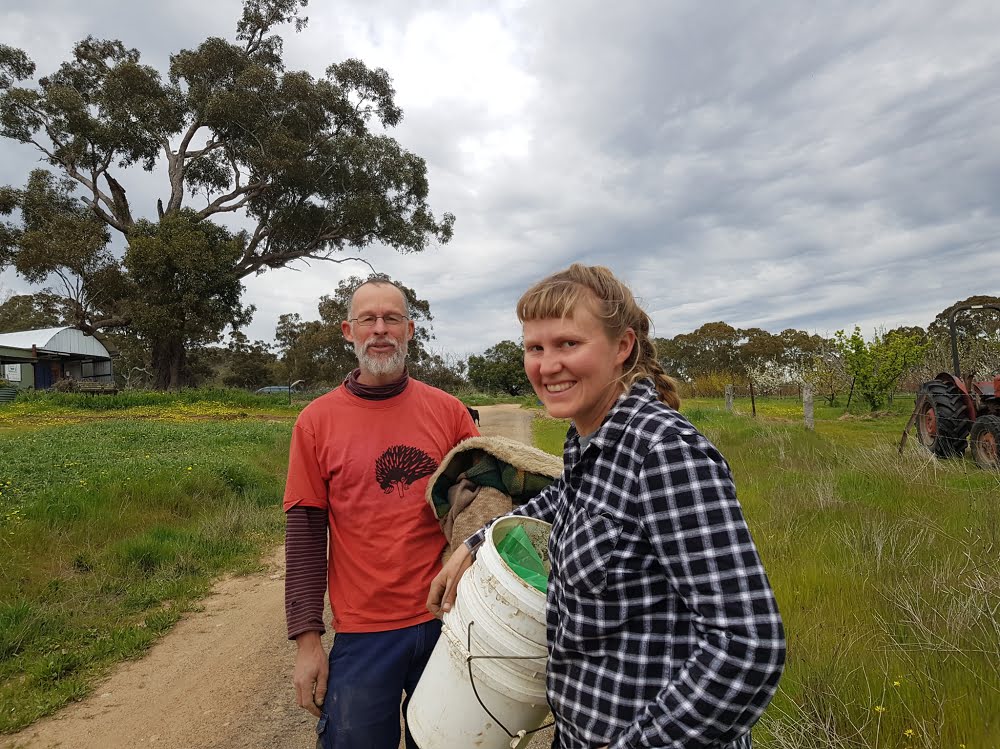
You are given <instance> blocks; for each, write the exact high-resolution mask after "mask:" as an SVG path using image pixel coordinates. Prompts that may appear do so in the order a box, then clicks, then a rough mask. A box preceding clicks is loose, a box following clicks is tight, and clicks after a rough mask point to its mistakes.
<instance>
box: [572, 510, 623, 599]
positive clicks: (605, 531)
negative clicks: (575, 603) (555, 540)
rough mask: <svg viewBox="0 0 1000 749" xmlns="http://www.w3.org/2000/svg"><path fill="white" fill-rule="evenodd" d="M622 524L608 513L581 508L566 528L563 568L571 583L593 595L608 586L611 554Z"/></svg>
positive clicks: (574, 586) (616, 543)
mask: <svg viewBox="0 0 1000 749" xmlns="http://www.w3.org/2000/svg"><path fill="white" fill-rule="evenodd" d="M621 531H622V527H621V525H620V524H619V523H617V522H616V521H615V520H614V519H613V518H611V517H610V516H608V515H591V514H590V513H588V512H578V513H577V514H576V516H575V517H574V518H573V519H572V521H571V522H570V524H569V526H568V527H567V530H566V544H565V547H564V555H563V569H564V570H565V573H564V576H565V580H566V583H567V585H569V586H571V587H573V588H576V589H578V590H580V591H585V592H587V593H590V594H592V595H599V594H600V593H602V592H603V591H604V589H605V588H606V587H607V582H608V557H610V556H611V553H612V552H613V551H614V550H615V547H616V546H617V545H618V537H619V536H620V535H621Z"/></svg>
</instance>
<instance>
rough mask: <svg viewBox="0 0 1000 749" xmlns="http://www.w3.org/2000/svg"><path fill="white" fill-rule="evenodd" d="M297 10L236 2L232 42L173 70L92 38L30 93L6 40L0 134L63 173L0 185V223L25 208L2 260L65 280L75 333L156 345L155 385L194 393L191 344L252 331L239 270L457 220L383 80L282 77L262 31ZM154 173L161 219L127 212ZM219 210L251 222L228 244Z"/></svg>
mask: <svg viewBox="0 0 1000 749" xmlns="http://www.w3.org/2000/svg"><path fill="white" fill-rule="evenodd" d="M304 5H305V3H304V0H245V2H244V4H243V13H242V16H241V18H240V19H239V21H238V23H237V29H236V31H237V33H236V43H232V42H229V41H226V40H225V39H220V38H209V39H206V40H204V41H203V42H202V43H201V44H199V45H198V46H197V47H195V48H194V49H185V50H181V51H179V52H177V53H176V54H174V55H172V56H171V57H170V66H169V70H168V71H167V74H166V77H164V76H163V74H162V73H161V72H160V71H158V70H156V69H154V68H152V67H150V66H147V65H143V64H141V62H140V53H139V51H138V50H135V49H128V48H126V47H125V46H124V45H123V44H122V43H121V42H120V41H115V40H110V41H109V40H99V39H94V38H92V37H88V38H87V39H85V40H83V41H81V42H79V43H78V44H77V45H76V46H75V47H74V49H73V52H72V55H71V58H70V59H69V60H67V61H65V62H64V63H63V64H62V65H61V66H60V67H59V69H58V70H57V71H55V72H54V73H52V74H50V75H47V76H42V77H41V78H39V79H38V83H37V85H34V86H26V87H22V86H18V85H15V84H16V82H17V81H21V80H25V79H26V78H29V77H30V76H31V75H32V74H33V73H34V64H33V63H32V62H31V60H30V59H29V58H28V57H27V55H26V54H25V53H24V52H23V51H21V50H17V49H13V48H11V47H6V46H3V47H0V136H2V137H6V138H10V139H12V140H15V141H18V142H20V143H24V144H27V145H31V146H33V147H35V148H36V149H38V150H39V151H40V152H41V154H42V156H43V157H44V158H45V160H46V161H47V162H48V164H49V166H51V167H52V168H54V169H55V170H56V171H57V172H58V173H59V174H61V175H62V176H63V177H64V178H65V181H60V180H57V179H56V178H55V177H53V176H52V175H51V174H48V173H47V172H44V171H36V172H35V173H33V174H32V176H31V177H30V178H29V183H28V186H27V187H26V188H25V189H23V190H14V189H12V188H0V215H11V214H12V213H13V212H14V211H15V210H16V209H18V208H20V209H21V215H22V219H23V221H22V223H21V224H17V225H15V224H13V223H11V222H0V268H2V267H4V266H6V265H9V264H13V265H14V267H15V268H17V270H18V272H19V273H21V274H22V275H23V276H24V277H25V278H27V279H29V280H31V281H32V282H36V283H44V282H47V281H48V280H49V279H52V278H55V279H57V280H59V281H60V282H61V284H60V288H61V289H63V288H65V289H66V290H68V291H70V292H71V293H70V294H69V296H70V297H71V301H72V303H73V320H74V322H75V323H76V324H78V325H79V326H80V327H83V328H84V329H85V330H88V329H109V328H114V327H125V326H127V327H129V328H131V329H132V331H133V333H134V334H135V335H136V336H137V337H138V338H140V339H141V340H143V341H144V342H145V343H147V344H148V345H149V346H151V347H152V349H153V350H152V362H151V364H152V366H153V367H154V368H155V370H156V378H155V384H156V385H157V386H158V387H178V386H183V385H185V384H188V383H189V382H190V372H189V368H188V367H187V364H186V361H185V359H186V352H187V350H188V349H189V348H190V347H192V346H197V345H199V343H201V342H205V341H212V342H214V341H216V340H218V335H219V333H220V332H221V331H222V330H223V328H224V327H225V326H226V325H227V324H233V325H236V326H238V325H240V324H242V323H243V322H245V320H246V319H247V315H248V314H249V310H246V309H244V308H242V307H241V305H240V303H239V300H240V295H241V294H242V290H243V289H242V282H241V279H243V278H245V277H246V276H248V275H251V274H258V273H263V272H266V271H267V270H268V269H270V268H280V267H284V266H286V265H288V264H289V263H292V262H294V261H296V260H301V259H307V258H312V259H323V260H334V261H335V262H343V261H345V260H348V259H351V258H347V257H338V255H340V254H341V253H342V252H343V251H345V250H348V249H356V250H361V249H363V248H365V247H367V246H368V245H370V244H371V243H373V242H378V243H381V244H384V245H387V246H389V247H392V248H394V249H396V250H398V251H400V252H419V251H421V250H423V249H425V248H426V247H427V246H428V245H429V244H432V243H434V242H447V241H448V240H449V239H450V238H451V236H452V226H453V223H454V217H453V216H452V215H450V214H445V215H444V216H443V217H442V218H441V219H440V220H438V219H436V218H435V217H434V215H433V213H432V212H431V210H430V208H429V206H428V204H427V198H428V194H429V185H428V181H427V170H426V164H425V163H424V161H423V159H421V158H420V157H418V156H415V155H414V154H411V153H409V152H408V151H406V150H405V149H404V148H402V146H400V144H399V143H398V142H396V141H395V140H394V139H393V138H392V137H390V136H389V135H388V134H387V131H388V130H389V129H391V128H392V127H394V126H396V125H397V124H398V123H399V121H400V119H401V117H402V112H401V110H400V109H399V108H398V107H397V106H396V104H395V102H394V96H395V92H394V90H393V88H392V82H391V79H390V78H389V75H388V73H386V71H384V70H381V69H369V68H368V67H366V66H365V65H364V64H363V63H362V62H360V61H358V60H346V61H344V62H341V63H337V64H333V65H330V66H329V67H328V68H327V70H326V73H325V75H324V76H323V77H322V78H320V79H315V78H313V77H312V76H311V75H309V74H308V73H305V72H302V71H286V70H285V67H284V62H283V60H282V40H281V38H280V37H279V36H276V35H274V34H273V33H272V31H273V29H274V27H275V26H276V25H277V24H281V23H287V22H294V24H295V28H296V30H297V31H300V30H302V28H303V27H304V26H305V19H304V18H301V17H299V15H298V12H299V10H300V8H301V7H303V6H304ZM158 165H159V166H161V167H162V170H161V172H160V173H162V174H163V175H164V176H165V178H166V179H165V184H164V187H165V190H164V193H163V197H161V198H160V199H159V200H158V201H157V203H156V206H155V208H156V214H155V215H156V216H157V221H158V224H155V223H151V222H147V221H139V220H136V219H134V218H133V206H132V205H131V203H130V200H129V196H128V191H127V189H126V187H125V185H123V184H122V181H120V180H125V178H126V177H127V174H128V170H129V169H130V168H134V167H141V168H142V169H144V170H146V171H153V170H154V169H156V168H157V166H158ZM69 182H72V183H75V184H77V185H80V186H82V187H83V191H82V193H81V196H80V197H78V198H77V197H75V196H73V195H72V194H71V192H70V190H69V187H68V186H67V184H68V183H69ZM194 198H197V205H198V206H199V208H198V209H194V208H191V205H192V204H193V203H194ZM153 208H154V206H147V207H146V208H145V209H144V210H143V211H142V213H143V214H144V215H152V214H153V210H152V209H153ZM226 213H240V214H242V215H243V216H244V218H245V220H244V221H243V222H242V223H243V224H244V225H246V226H248V227H249V228H248V229H246V230H245V231H241V232H239V233H238V234H236V235H233V236H230V235H229V234H228V232H226V231H225V230H223V229H222V228H221V226H220V225H217V224H215V223H213V222H215V221H217V220H218V216H219V215H220V214H226ZM110 231H114V232H115V233H116V234H117V235H118V236H120V237H121V238H122V239H124V241H125V243H126V244H127V247H128V248H127V250H126V252H125V255H124V258H123V259H122V258H119V257H118V256H117V255H112V254H111V253H110V252H109V251H108V250H107V246H108V240H109V233H110ZM354 259H356V258H354ZM151 299H155V301H156V305H155V308H154V304H153V303H152V302H151Z"/></svg>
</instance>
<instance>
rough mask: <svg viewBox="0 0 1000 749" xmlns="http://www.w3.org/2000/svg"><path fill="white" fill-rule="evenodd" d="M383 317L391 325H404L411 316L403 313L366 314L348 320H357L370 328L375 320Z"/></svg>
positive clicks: (359, 323) (383, 320)
mask: <svg viewBox="0 0 1000 749" xmlns="http://www.w3.org/2000/svg"><path fill="white" fill-rule="evenodd" d="M379 318H381V319H382V322H384V323H385V324H386V325H388V326H389V327H395V326H396V325H402V324H403V323H404V322H406V321H407V320H408V319H409V318H406V317H403V315H364V316H363V317H352V318H350V319H349V320H348V321H347V322H356V323H357V324H358V325H361V326H363V327H366V328H370V327H371V326H372V325H374V324H375V322H376V321H377V320H378V319H379Z"/></svg>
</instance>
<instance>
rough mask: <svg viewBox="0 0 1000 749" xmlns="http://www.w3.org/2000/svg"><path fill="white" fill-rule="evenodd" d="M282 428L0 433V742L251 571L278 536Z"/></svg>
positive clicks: (155, 425) (74, 428) (129, 423)
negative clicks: (221, 581)
mask: <svg viewBox="0 0 1000 749" xmlns="http://www.w3.org/2000/svg"><path fill="white" fill-rule="evenodd" d="M150 395H151V396H154V397H155V396H160V397H166V394H163V393H158V394H150ZM242 396H243V397H249V396H247V394H246V393H242ZM63 397H67V396H63ZM78 397H79V396H78ZM91 400H92V401H93V402H95V403H96V402H100V401H102V399H101V398H92V399H91ZM31 423H34V424H37V423H38V420H37V419H36V420H33V421H32V422H31ZM290 429H291V421H285V422H274V421H257V420H242V421H227V422H221V421H196V422H188V423H172V422H155V421H136V420H130V419H114V420H106V421H95V420H91V421H89V422H86V423H80V424H69V425H62V426H58V427H55V428H41V429H22V430H18V431H11V430H9V429H7V430H0V454H3V456H4V461H3V465H2V466H0V536H2V538H3V548H4V552H3V553H4V563H3V565H2V566H0V703H2V704H3V705H4V710H3V711H2V712H0V732H2V733H6V732H9V731H13V730H16V729H17V728H20V727H22V726H24V725H26V724H28V723H30V722H31V721H33V720H35V719H36V718H38V717H40V716H41V715H44V714H47V713H51V712H53V711H54V710H55V709H57V708H58V707H60V706H61V705H63V704H65V703H66V702H68V701H70V700H73V699H79V698H81V697H83V696H84V695H85V694H86V692H87V691H88V690H89V689H90V685H92V684H93V683H94V682H95V680H96V679H97V678H98V677H100V676H101V675H103V674H104V673H106V672H107V670H108V668H109V667H110V666H111V665H113V664H114V663H116V662H118V661H120V660H123V659H127V658H133V657H135V656H137V655H139V654H140V653H141V652H142V651H143V650H144V649H146V648H147V647H148V646H149V645H150V644H151V643H152V642H153V641H154V640H155V639H156V637H157V636H158V635H160V634H162V633H163V632H165V631H166V630H167V629H169V627H170V626H171V625H172V624H173V623H174V621H176V620H177V618H178V617H179V616H180V615H181V614H182V613H183V612H184V611H185V610H187V609H189V608H190V607H191V605H192V604H193V602H194V601H195V600H196V599H197V598H198V597H199V596H201V595H203V594H204V593H205V592H206V591H207V590H208V588H209V586H210V584H211V581H212V580H213V579H214V578H215V577H216V576H218V575H219V574H221V573H223V572H226V571H233V572H246V571H249V570H251V569H254V568H255V567H256V566H257V560H258V559H259V557H260V555H261V554H262V553H263V552H264V551H265V550H267V549H270V548H273V546H274V545H275V544H276V543H277V542H278V541H279V540H280V537H281V530H282V528H283V522H282V513H281V491H282V484H283V477H284V470H285V462H286V459H287V450H288V435H289V432H290ZM42 550H44V551H42Z"/></svg>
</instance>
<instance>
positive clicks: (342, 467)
mask: <svg viewBox="0 0 1000 749" xmlns="http://www.w3.org/2000/svg"><path fill="white" fill-rule="evenodd" d="M477 435H478V432H477V431H476V428H475V426H474V425H473V423H472V418H471V417H470V416H469V412H468V411H467V410H466V408H465V406H463V405H462V403H461V402H460V401H459V400H458V399H457V398H455V397H453V396H451V395H449V394H448V393H445V392H444V391H442V390H438V389H437V388H433V387H430V386H429V385H425V384H424V383H422V382H418V381H416V380H412V379H411V380H410V382H409V384H408V385H407V386H406V389H405V390H404V391H403V392H402V393H400V394H399V395H397V396H394V397H392V398H387V399H385V400H366V399H364V398H359V397H357V396H355V395H352V394H351V393H349V392H348V391H347V389H346V388H344V387H343V386H341V387H338V388H336V389H334V390H332V391H331V392H329V393H327V394H326V395H324V396H322V397H320V398H317V399H316V400H315V401H313V402H312V403H310V404H309V405H308V406H306V407H305V408H304V409H303V410H302V413H301V414H299V418H298V419H297V420H296V422H295V429H294V431H293V432H292V446H291V451H290V454H289V460H288V482H287V484H286V485H285V501H284V506H285V511H286V512H287V511H288V510H289V509H290V508H292V507H294V506H296V505H302V506H305V507H321V508H324V509H326V510H327V516H328V518H329V524H330V545H329V574H328V579H327V585H328V590H329V594H330V605H331V607H332V608H333V628H334V631H336V632H382V631H385V630H391V629H401V628H402V627H408V626H411V625H414V624H420V623H421V622H425V621H429V620H430V619H432V618H433V616H432V615H431V614H430V612H428V611H427V591H428V589H429V588H430V584H431V580H433V579H434V576H435V575H436V574H437V573H438V572H439V571H440V569H441V555H442V552H443V551H444V548H445V545H446V541H445V537H444V535H443V534H442V533H441V527H440V525H439V524H438V521H437V518H436V517H435V516H434V511H433V510H432V509H431V507H430V505H429V504H428V503H427V501H426V500H425V499H424V489H425V488H426V486H427V481H428V479H430V477H431V474H432V473H434V471H435V470H437V467H438V466H439V465H440V463H441V460H442V459H443V458H444V456H445V455H447V454H448V451H449V450H451V448H453V447H454V446H455V445H457V444H458V443H459V442H461V441H462V440H464V439H468V438H469V437H475V436H477Z"/></svg>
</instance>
